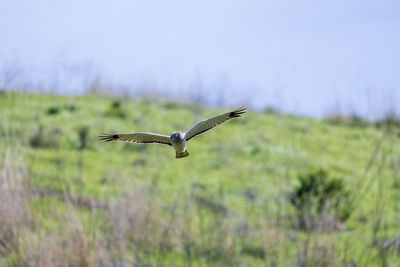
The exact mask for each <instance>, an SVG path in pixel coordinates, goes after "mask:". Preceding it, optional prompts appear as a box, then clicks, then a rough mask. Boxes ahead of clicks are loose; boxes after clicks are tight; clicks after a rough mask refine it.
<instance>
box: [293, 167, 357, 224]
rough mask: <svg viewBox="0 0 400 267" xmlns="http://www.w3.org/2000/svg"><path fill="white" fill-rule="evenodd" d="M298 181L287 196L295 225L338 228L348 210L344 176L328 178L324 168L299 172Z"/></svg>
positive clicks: (347, 215)
mask: <svg viewBox="0 0 400 267" xmlns="http://www.w3.org/2000/svg"><path fill="white" fill-rule="evenodd" d="M299 182H300V183H299V185H298V186H297V187H296V188H295V189H294V191H293V192H292V194H291V198H290V202H291V204H292V205H293V207H294V208H295V212H296V215H297V223H298V227H299V228H300V229H303V230H322V231H332V230H337V229H339V228H341V227H342V226H343V223H344V222H345V221H346V220H347V219H348V217H349V216H350V213H351V210H350V208H349V207H348V206H347V205H346V203H348V200H349V192H348V190H347V189H346V188H345V185H344V182H343V180H342V179H338V178H330V177H329V175H328V173H327V172H326V171H325V170H323V169H319V170H316V171H311V172H309V173H306V174H303V175H299Z"/></svg>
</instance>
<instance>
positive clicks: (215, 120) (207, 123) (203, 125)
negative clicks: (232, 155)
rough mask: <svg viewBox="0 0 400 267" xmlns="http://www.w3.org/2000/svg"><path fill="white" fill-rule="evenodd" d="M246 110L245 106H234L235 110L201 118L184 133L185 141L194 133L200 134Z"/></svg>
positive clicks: (194, 134) (193, 135)
mask: <svg viewBox="0 0 400 267" xmlns="http://www.w3.org/2000/svg"><path fill="white" fill-rule="evenodd" d="M245 112H246V108H245V107H243V106H242V107H239V108H236V109H235V110H232V111H231V112H227V113H224V114H221V115H218V116H214V117H211V118H209V119H207V120H202V121H201V122H199V123H198V124H196V125H195V126H193V127H192V128H191V129H190V130H189V131H187V132H186V133H185V137H186V141H188V140H190V139H192V138H193V137H195V136H196V135H199V134H202V133H204V132H206V131H208V130H210V129H212V128H214V127H215V126H217V125H219V124H221V123H223V122H224V121H227V120H229V119H232V118H236V117H240V116H241V115H242V114H243V113H245Z"/></svg>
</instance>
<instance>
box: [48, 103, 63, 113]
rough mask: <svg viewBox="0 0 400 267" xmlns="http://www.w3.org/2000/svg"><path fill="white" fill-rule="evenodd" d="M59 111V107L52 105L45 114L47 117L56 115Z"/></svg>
mask: <svg viewBox="0 0 400 267" xmlns="http://www.w3.org/2000/svg"><path fill="white" fill-rule="evenodd" d="M60 111H61V107H60V106H59V105H53V106H51V107H49V108H48V109H47V111H46V113H47V114H48V115H56V114H58V113H60Z"/></svg>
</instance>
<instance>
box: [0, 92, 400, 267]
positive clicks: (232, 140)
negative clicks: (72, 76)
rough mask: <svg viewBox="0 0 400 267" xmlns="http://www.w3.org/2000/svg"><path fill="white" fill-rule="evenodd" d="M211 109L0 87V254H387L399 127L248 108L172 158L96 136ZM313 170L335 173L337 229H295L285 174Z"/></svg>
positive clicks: (348, 258)
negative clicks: (341, 208) (342, 213)
mask: <svg viewBox="0 0 400 267" xmlns="http://www.w3.org/2000/svg"><path fill="white" fill-rule="evenodd" d="M223 111H225V109H207V108H204V107H202V106H199V105H195V104H186V103H176V102H171V101H168V100H156V99H114V98H109V97H104V96H94V95H86V96H58V95H41V94H20V93H2V94H1V95H0V151H1V153H0V167H1V173H0V195H1V196H0V201H1V203H0V211H1V212H0V213H1V214H0V263H1V264H7V265H15V266H19V265H32V266H45V265H52V264H53V265H57V264H58V263H60V262H64V263H69V264H70V265H73V266H75V265H79V264H80V265H92V266H96V265H100V266H102V265H104V266H114V265H116V266H125V265H126V266H128V265H129V266H130V265H132V264H133V263H135V264H137V266H204V265H209V266H222V265H223V266H249V265H253V266H256V265H257V266H260V265H261V266H270V265H276V266H291V265H296V266H324V265H326V266H344V265H348V266H350V265H351V264H357V266H365V265H369V266H373V265H378V266H380V265H382V264H400V261H399V260H398V258H397V257H398V253H399V251H400V245H399V244H400V226H399V214H400V213H399V209H400V194H399V193H400V191H399V190H400V174H399V173H400V171H399V169H400V156H399V155H400V145H399V140H400V139H399V137H398V134H399V130H400V129H399V128H396V127H381V128H377V127H372V126H371V127H368V126H366V127H349V126H343V125H334V124H331V123H328V122H326V121H320V120H315V119H309V118H301V117H294V116H290V115H282V114H277V113H271V112H269V113H261V112H253V111H249V112H248V113H247V114H246V115H244V116H243V117H241V118H239V119H234V120H231V121H229V122H227V123H225V124H224V125H221V126H219V127H217V128H215V129H214V130H213V131H210V132H209V133H207V134H204V135H200V136H198V137H196V138H194V139H193V140H190V141H189V143H188V150H189V152H190V153H191V155H190V156H189V157H187V158H184V159H179V160H176V159H175V154H174V151H173V150H172V149H171V148H170V147H168V146H161V145H146V146H144V145H136V144H125V143H104V142H100V141H98V140H97V135H99V134H101V133H108V132H134V131H150V132H157V133H163V134H167V135H169V134H170V133H171V132H172V131H175V130H181V131H183V130H186V129H189V128H190V127H191V126H193V125H194V124H195V123H196V122H198V121H199V120H201V119H203V118H207V117H209V116H212V115H215V114H218V113H220V112H223ZM318 169H323V170H325V172H326V173H327V174H328V175H329V177H336V178H338V179H340V180H341V181H343V184H344V186H345V188H347V190H348V192H349V198H348V199H349V201H347V200H346V201H347V202H345V205H348V206H351V214H350V215H349V216H348V218H346V220H342V221H334V222H333V223H334V224H340V225H339V226H337V227H336V226H334V227H330V228H320V227H311V228H308V229H304V228H301V227H299V225H298V223H297V217H298V215H299V213H298V212H299V211H296V207H295V206H294V205H292V202H291V200H290V199H291V197H293V192H294V190H295V188H296V186H298V185H299V179H298V177H299V175H302V174H307V173H310V172H312V171H313V170H318ZM327 203H328V202H327ZM328 204H329V205H331V206H332V205H334V203H328ZM329 208H330V207H329ZM303 212H304V211H303ZM318 222H321V223H324V220H323V219H321V220H319V221H318ZM327 229H329V230H327ZM351 266H354V265H351Z"/></svg>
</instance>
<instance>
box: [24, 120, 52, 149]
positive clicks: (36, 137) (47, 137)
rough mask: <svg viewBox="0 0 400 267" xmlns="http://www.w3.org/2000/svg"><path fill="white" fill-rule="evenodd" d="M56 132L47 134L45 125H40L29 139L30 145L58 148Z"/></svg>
mask: <svg viewBox="0 0 400 267" xmlns="http://www.w3.org/2000/svg"><path fill="white" fill-rule="evenodd" d="M56 134H57V132H54V133H47V134H45V131H44V127H43V125H40V126H39V128H38V130H37V131H36V132H35V133H34V134H33V135H32V137H31V138H30V139H29V145H30V146H31V147H33V148H58V146H59V143H58V141H57V139H56Z"/></svg>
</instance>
